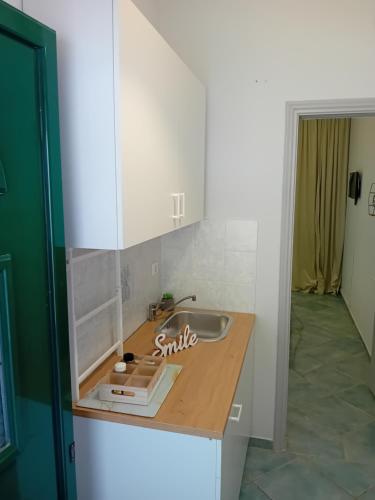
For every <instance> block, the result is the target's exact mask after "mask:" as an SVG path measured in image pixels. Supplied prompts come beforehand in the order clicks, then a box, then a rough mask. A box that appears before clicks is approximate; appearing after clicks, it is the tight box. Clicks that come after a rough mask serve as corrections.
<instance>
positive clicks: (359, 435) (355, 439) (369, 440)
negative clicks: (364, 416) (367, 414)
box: [343, 422, 375, 464]
mask: <svg viewBox="0 0 375 500" xmlns="http://www.w3.org/2000/svg"><path fill="white" fill-rule="evenodd" d="M343 443H344V449H345V455H346V456H347V459H348V460H349V461H351V462H358V463H364V464H366V463H369V464H375V422H371V423H370V424H368V425H366V426H364V427H362V428H360V429H357V430H355V431H353V432H351V433H348V434H346V435H345V436H344V439H343Z"/></svg>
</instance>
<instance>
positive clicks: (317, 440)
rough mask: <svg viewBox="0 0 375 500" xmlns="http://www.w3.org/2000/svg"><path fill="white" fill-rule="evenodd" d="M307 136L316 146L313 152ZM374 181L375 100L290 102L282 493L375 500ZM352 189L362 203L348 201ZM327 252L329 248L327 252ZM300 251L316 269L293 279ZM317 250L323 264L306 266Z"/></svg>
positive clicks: (277, 457)
mask: <svg viewBox="0 0 375 500" xmlns="http://www.w3.org/2000/svg"><path fill="white" fill-rule="evenodd" d="M314 120H315V123H314ZM325 120H327V122H325ZM328 120H332V121H331V122H330V123H331V125H330V126H329V125H328ZM335 120H336V123H334V121H335ZM318 126H319V127H320V134H317V131H318ZM314 127H315V135H316V136H317V135H320V136H322V133H323V131H324V128H326V131H325V135H326V136H327V138H329V141H328V143H327V144H326V145H325V146H324V145H323V144H322V141H321V140H320V141H317V137H315V139H314V137H313V136H308V135H307V132H306V130H307V129H308V128H313V129H314ZM340 128H341V129H342V131H341V132H342V134H343V135H342V139H341V140H340V141H339V142H340V144H341V146H340V147H338V146H334V144H335V142H338V136H339V132H338V129H340ZM341 132H340V133H341ZM323 135H324V134H323ZM301 137H305V142H306V143H307V152H306V151H302V150H301V143H300V142H299V139H301ZM327 140H328V139H327ZM314 142H315V145H314ZM313 145H314V148H315V153H313ZM340 148H341V149H340ZM317 151H318V152H317ZM310 154H311V155H312V158H313V159H312V160H311V162H310V163H311V164H312V165H314V167H315V168H316V167H317V165H318V163H319V161H320V162H321V165H320V169H319V171H318V173H316V172H315V174H314V173H313V174H312V175H313V177H309V175H302V178H300V179H298V176H300V174H299V173H298V172H297V166H298V163H299V162H300V161H301V157H302V156H303V155H305V156H306V158H307V157H308V156H309V155H310ZM318 157H320V160H318ZM339 164H341V165H343V166H341V167H340V168H342V169H343V172H341V171H340V172H339ZM332 165H336V166H335V167H334V168H331V167H332ZM328 167H329V168H328ZM357 171H358V172H360V173H361V178H362V189H361V197H360V198H359V199H357V203H356V200H355V198H356V190H355V186H356V183H357V180H358V177H356V176H354V177H353V176H352V177H351V178H352V180H351V182H349V179H350V174H351V173H353V172H357ZM314 175H315V177H314ZM300 177H301V176H300ZM353 179H354V180H353ZM374 182H375V100H374V99H363V100H361V99H357V100H356V99H354V100H340V101H337V100H336V101H306V102H291V103H287V107H286V143H285V167H284V187H283V206H282V244H281V257H280V262H281V267H280V295H279V297H280V298H279V306H280V307H279V332H278V357H277V392H276V405H275V435H274V451H273V452H270V453H269V454H268V455H267V457H265V458H264V460H266V462H267V463H266V465H264V467H263V468H266V469H267V471H266V473H265V475H264V479H263V480H262V485H263V486H264V488H263V489H264V491H266V492H267V494H268V496H269V497H272V498H273V494H274V496H275V498H284V497H283V496H282V495H283V492H284V493H285V494H286V495H290V492H291V491H293V495H294V496H293V498H304V499H305V500H306V499H322V500H324V499H327V498H340V499H341V498H345V499H347V498H349V499H350V498H352V499H353V498H361V500H368V499H369V498H375V474H374V470H375V469H374V467H375V400H374V397H373V395H372V393H371V390H370V388H369V386H370V381H371V376H369V371H370V366H371V351H372V340H373V335H374V313H375V280H374V277H375V264H374V262H375V259H374V258H373V255H374V250H373V248H374V246H375V217H373V216H372V215H371V212H372V210H373V208H372V203H373V195H372V194H371V193H372V190H373V183H374ZM298 183H300V184H302V187H303V189H302V191H301V192H300V193H298V192H297V191H298V189H299V187H298ZM311 185H312V187H313V188H314V189H313V190H312V191H311V192H310V191H309V189H310V187H311ZM349 186H350V187H351V189H350V191H351V192H350V194H351V196H354V198H349V197H348V194H349ZM317 187H319V189H320V192H318V193H317V192H316V188H317ZM305 191H306V192H305ZM339 192H340V195H339ZM323 195H324V196H326V198H327V201H326V207H328V208H329V210H328V209H327V210H325V209H324V204H323V206H321V205H319V206H320V209H319V210H318V213H316V210H315V213H313V214H311V213H307V210H308V208H309V206H310V207H311V206H316V205H317V204H318V202H320V201H321V199H323ZM357 196H358V192H357ZM298 197H300V198H302V199H303V201H304V202H305V204H304V206H303V207H302V211H301V213H298V207H296V210H297V213H295V206H296V205H298ZM294 222H295V224H294ZM309 225H310V226H313V228H314V230H313V232H312V235H311V233H307V231H308V229H310V228H309V227H307V226H309ZM294 227H296V233H298V234H299V236H298V237H299V238H301V239H302V241H301V242H300V243H301V248H300V249H296V248H295V244H294V238H293V236H294ZM298 228H299V229H298ZM360 241H361V243H360ZM293 246H294V252H293ZM324 248H325V249H328V250H327V253H326V254H324V255H321V250H322V249H324ZM293 253H294V258H295V259H297V260H298V259H299V260H300V262H302V264H303V265H304V266H305V267H302V271H301V270H298V269H297V270H296V269H295V270H294V273H293V280H292V268H293V265H292V264H293ZM309 255H310V256H311V259H312V261H309V262H308V263H307V264H306V262H305V259H306V257H307V256H309ZM311 262H312V264H311ZM309 266H310V267H309ZM292 284H293V288H294V289H295V290H296V291H294V292H293V293H292V292H291V290H292ZM354 320H355V321H354ZM291 330H292V332H291ZM289 355H290V356H289ZM289 366H290V370H289ZM372 377H374V371H373V375H372ZM288 395H289V398H288ZM276 491H277V494H276ZM271 493H272V494H271ZM298 495H300V496H298ZM285 498H292V496H289V497H288V496H285Z"/></svg>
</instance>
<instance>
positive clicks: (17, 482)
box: [0, 2, 75, 500]
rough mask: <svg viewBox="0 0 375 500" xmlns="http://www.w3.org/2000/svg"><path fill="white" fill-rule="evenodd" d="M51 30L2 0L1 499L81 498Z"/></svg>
mask: <svg viewBox="0 0 375 500" xmlns="http://www.w3.org/2000/svg"><path fill="white" fill-rule="evenodd" d="M55 57H56V52H55V37H54V34H53V32H52V31H50V30H49V29H47V28H45V27H43V26H41V25H40V24H39V23H36V22H34V21H32V20H30V19H29V18H27V17H26V16H24V15H22V14H20V13H18V12H17V11H15V10H14V9H12V8H11V7H9V6H6V5H5V4H3V3H2V2H0V498H1V499H4V500H17V499H25V500H26V499H28V500H54V499H58V498H61V499H63V498H64V499H65V498H69V499H73V498H74V497H75V486H74V464H73V463H72V461H73V456H72V455H73V453H72V450H73V447H72V441H73V438H72V417H71V397H70V387H69V362H68V359H69V356H68V344H67V320H66V299H65V296H66V290H65V287H66V284H65V256H64V241H63V236H62V228H63V218H62V217H63V215H62V203H61V184H60V172H59V148H58V125H57V124H58V116H57V105H56V102H57V96H56V67H55V62H56V59H55Z"/></svg>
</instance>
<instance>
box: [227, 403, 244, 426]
mask: <svg viewBox="0 0 375 500" xmlns="http://www.w3.org/2000/svg"><path fill="white" fill-rule="evenodd" d="M232 408H235V409H236V410H237V416H236V417H232V415H229V420H232V422H239V421H240V418H241V413H242V405H239V404H233V405H232Z"/></svg>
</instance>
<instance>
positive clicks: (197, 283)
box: [161, 220, 257, 312]
mask: <svg viewBox="0 0 375 500" xmlns="http://www.w3.org/2000/svg"><path fill="white" fill-rule="evenodd" d="M256 248H257V222H256V221H250V220H228V221H218V220H205V221H203V222H201V223H198V224H194V225H192V226H189V227H187V228H184V229H180V230H178V231H175V232H173V233H170V234H167V235H165V236H163V237H162V238H161V271H162V273H161V285H162V290H163V291H166V292H172V293H173V294H174V296H175V298H176V299H178V298H180V297H182V296H184V295H189V294H191V293H195V294H196V295H197V302H195V303H194V304H190V303H189V304H187V305H189V306H194V307H201V308H208V309H226V310H231V311H237V312H253V311H254V307H255V273H256Z"/></svg>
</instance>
